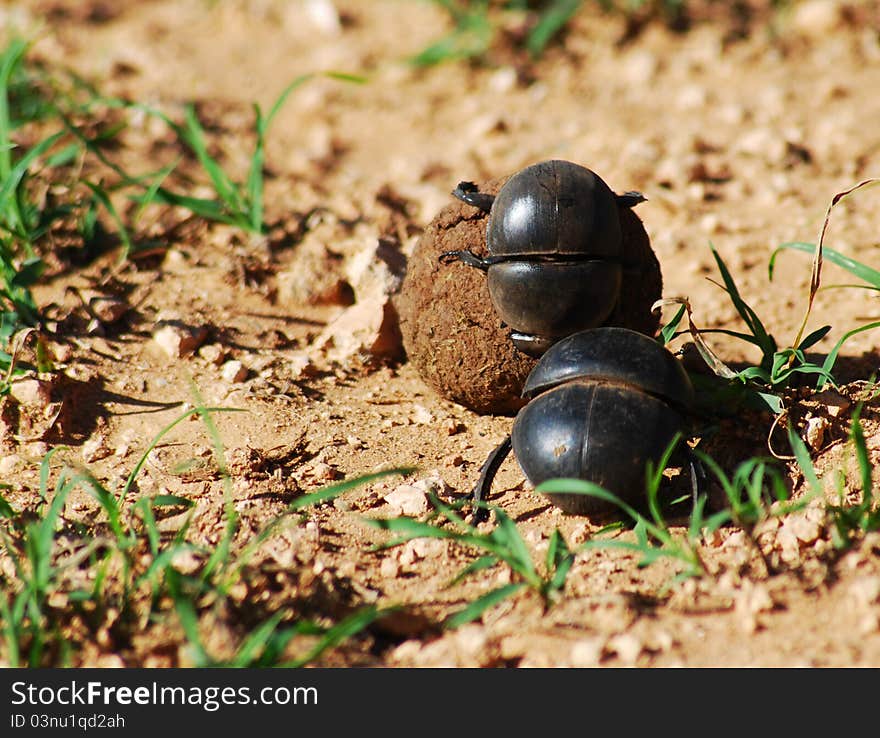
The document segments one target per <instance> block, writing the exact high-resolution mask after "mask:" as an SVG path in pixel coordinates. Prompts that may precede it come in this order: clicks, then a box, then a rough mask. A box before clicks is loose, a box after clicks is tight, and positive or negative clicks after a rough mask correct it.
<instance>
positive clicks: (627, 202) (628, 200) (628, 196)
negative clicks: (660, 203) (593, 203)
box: [617, 190, 648, 208]
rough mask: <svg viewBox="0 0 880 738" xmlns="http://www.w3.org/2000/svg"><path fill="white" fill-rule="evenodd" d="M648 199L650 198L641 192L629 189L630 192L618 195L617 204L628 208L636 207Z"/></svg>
mask: <svg viewBox="0 0 880 738" xmlns="http://www.w3.org/2000/svg"><path fill="white" fill-rule="evenodd" d="M647 199H648V198H647V197H645V196H644V195H643V194H642V193H641V192H636V191H635V190H629V191H628V192H624V193H623V194H622V195H617V204H618V205H623V206H624V207H627V208H634V207H635V206H636V205H638V204H639V203H640V202H645V201H646V200H647Z"/></svg>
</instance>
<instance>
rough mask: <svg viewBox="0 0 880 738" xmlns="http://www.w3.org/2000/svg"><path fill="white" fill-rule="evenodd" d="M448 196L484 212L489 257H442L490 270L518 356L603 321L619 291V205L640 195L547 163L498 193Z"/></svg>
mask: <svg viewBox="0 0 880 738" xmlns="http://www.w3.org/2000/svg"><path fill="white" fill-rule="evenodd" d="M452 194H453V195H454V196H455V197H457V198H458V199H460V200H463V201H464V202H466V203H468V204H469V205H473V206H474V207H477V208H480V209H481V210H483V211H485V212H488V213H489V221H488V224H487V227H486V246H487V249H488V251H489V256H488V257H486V258H484V259H483V258H480V257H479V256H477V255H476V254H474V253H473V252H471V251H469V250H463V251H448V252H446V253H444V254H442V255H441V257H440V258H441V260H442V261H443V262H444V263H449V262H451V261H453V260H460V261H462V262H464V263H465V264H467V265H469V266H473V267H477V268H478V269H482V270H483V271H485V272H487V275H488V281H489V294H490V296H491V298H492V303H493V305H494V306H495V309H496V311H497V312H498V315H499V316H500V318H501V320H502V321H504V323H506V324H507V325H508V326H510V328H511V334H510V337H511V340H512V341H513V342H514V345H515V346H516V347H517V348H518V349H519V350H520V351H523V352H525V353H527V354H529V355H531V356H540V355H541V354H543V353H544V351H546V350H547V348H549V347H550V346H551V345H552V344H553V343H554V342H556V341H558V340H559V339H560V338H563V337H564V336H568V335H571V334H572V333H575V332H577V331H580V330H584V329H586V328H595V327H597V326H599V325H601V324H602V323H603V322H604V321H605V320H606V319H607V318H608V316H609V315H610V314H611V312H612V311H613V310H614V307H615V305H617V302H618V299H619V297H620V287H621V270H622V267H621V260H622V252H623V244H622V237H621V229H620V219H619V216H618V204H619V203H623V204H624V205H626V206H628V207H632V206H634V205H637V204H638V203H639V202H642V201H643V200H644V199H645V198H644V197H643V196H642V195H641V194H640V193H638V192H627V193H625V194H623V195H616V194H614V192H612V191H611V189H610V188H609V187H608V185H607V184H605V182H604V181H603V180H602V179H601V178H600V177H599V176H598V175H596V174H595V173H594V172H593V171H591V170H589V169H587V168H586V167H582V166H579V165H578V164H573V163H572V162H568V161H561V160H551V161H544V162H540V163H538V164H533V165H532V166H529V167H526V168H525V169H523V170H521V171H519V172H517V173H516V174H514V175H513V176H512V177H511V178H510V179H508V180H507V182H506V183H505V184H504V186H503V187H502V188H501V190H500V191H499V192H498V194H497V195H489V194H486V193H482V192H479V191H478V190H477V187H476V186H475V185H474V184H473V183H471V182H460V183H459V185H458V187H456V188H455V190H454V191H453V193H452Z"/></svg>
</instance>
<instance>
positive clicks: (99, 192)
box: [83, 179, 134, 259]
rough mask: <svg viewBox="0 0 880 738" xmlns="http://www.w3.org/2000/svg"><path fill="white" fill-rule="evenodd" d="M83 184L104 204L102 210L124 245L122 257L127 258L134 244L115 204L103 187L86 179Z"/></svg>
mask: <svg viewBox="0 0 880 738" xmlns="http://www.w3.org/2000/svg"><path fill="white" fill-rule="evenodd" d="M83 184H84V185H85V186H86V187H88V188H89V189H90V190H91V191H92V194H93V195H94V196H95V197H96V198H97V200H98V202H100V203H101V205H103V206H104V210H106V211H107V213H108V214H109V215H110V217H111V218H112V219H113V222H114V223H115V224H116V230H117V231H118V233H119V238H120V240H121V241H122V245H123V247H124V248H123V252H122V258H123V259H125V258H127V257H128V256H129V255H130V254H131V252H132V250H133V249H134V246H133V245H132V242H131V237H130V236H129V235H128V228H127V227H126V225H125V221H124V220H123V219H122V217H121V216H120V215H119V212H118V211H117V210H116V206H115V205H113V202H112V201H111V200H110V197H109V195H108V194H107V191H106V190H105V189H104V188H103V187H101V186H100V185H98V184H96V183H94V182H89V181H88V180H86V179H84V180H83Z"/></svg>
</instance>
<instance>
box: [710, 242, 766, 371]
mask: <svg viewBox="0 0 880 738" xmlns="http://www.w3.org/2000/svg"><path fill="white" fill-rule="evenodd" d="M709 248H710V249H711V250H712V256H713V257H714V259H715V264H716V265H717V266H718V271H719V272H720V273H721V279H722V280H723V281H724V287H725V290H726V291H727V294H728V295H730V299H731V301H732V302H733V306H734V307H735V308H736V311H737V312H738V313H739V315H740V317H741V318H742V319H743V321H745V324H746V325H747V326H748V327H749V330H750V331H751V332H752V335H753V336H754V337H755V340H756V341H757V344H758V346H759V347H760V348H761V351H762V352H763V353H764V355H765V356H771V355H772V354H773V353H774V352H775V351H776V342H775V341H774V340H773V339H772V338H771V337H770V336H769V334H768V333H767V331H766V329H765V328H764V324H763V323H762V322H761V319H760V318H759V317H758V315H757V314H756V313H755V311H754V310H752V308H751V307H750V306H749V305H748V304H747V303H746V301H745V300H743V298H742V295H740V292H739V289H738V288H737V286H736V282H735V281H734V279H733V277H732V276H731V274H730V271H729V270H728V269H727V265H726V264H725V263H724V260H723V259H722V258H721V255H720V254H719V253H718V251H717V250H716V249H715V246H714V245H713V244H711V243H710V244H709Z"/></svg>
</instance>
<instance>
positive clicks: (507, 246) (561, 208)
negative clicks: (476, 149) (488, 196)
mask: <svg viewBox="0 0 880 738" xmlns="http://www.w3.org/2000/svg"><path fill="white" fill-rule="evenodd" d="M486 241H487V244H488V247H489V252H490V253H491V254H494V255H498V256H528V257H536V256H573V257H576V258H578V259H605V258H611V259H619V258H620V254H621V232H620V220H619V218H618V215H617V202H616V199H615V196H614V193H613V192H612V191H611V189H610V188H609V187H608V185H607V184H605V182H604V181H603V180H602V179H601V178H600V177H598V176H597V175H596V174H595V173H594V172H592V171H591V170H589V169H587V168H586V167H582V166H580V165H578V164H573V163H572V162H569V161H562V160H559V159H553V160H551V161H543V162H540V163H538V164H533V165H532V166H529V167H526V168H525V169H522V170H520V171H519V172H517V173H516V174H514V175H513V176H512V177H511V178H510V179H508V180H507V182H506V183H505V184H504V186H503V187H502V188H501V190H500V191H499V193H498V195H497V197H496V198H495V202H494V203H493V204H492V210H491V212H490V214H489V223H488V226H487V228H486Z"/></svg>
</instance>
